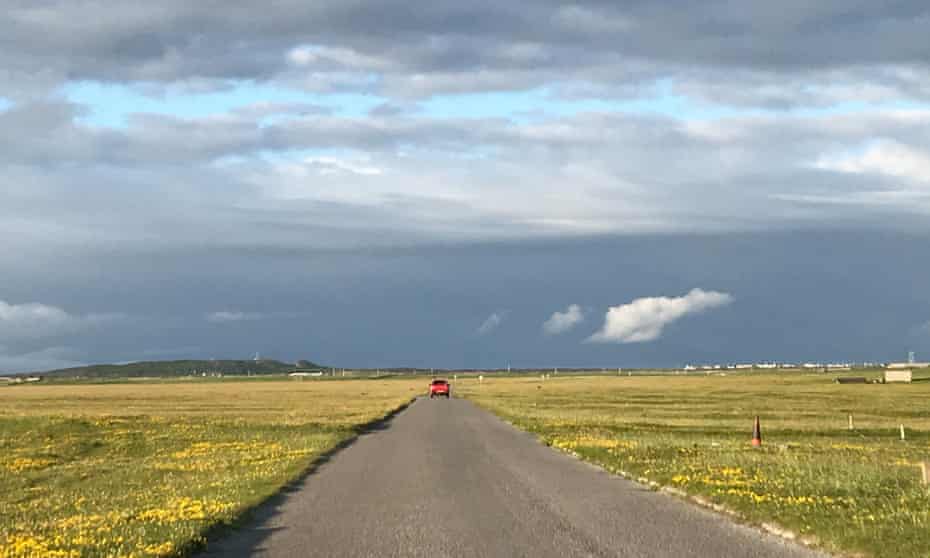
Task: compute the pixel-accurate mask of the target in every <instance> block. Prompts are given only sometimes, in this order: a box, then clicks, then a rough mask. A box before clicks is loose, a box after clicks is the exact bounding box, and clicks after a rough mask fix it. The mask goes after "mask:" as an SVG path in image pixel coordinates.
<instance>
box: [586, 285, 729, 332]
mask: <svg viewBox="0 0 930 558" xmlns="http://www.w3.org/2000/svg"><path fill="white" fill-rule="evenodd" d="M732 300H733V297H732V296H730V295H729V294H727V293H720V292H716V291H704V290H701V289H692V290H691V291H690V292H689V293H688V294H686V295H684V296H678V297H667V296H650V297H644V298H637V299H636V300H634V301H632V302H630V303H627V304H622V305H620V306H613V307H611V308H610V309H609V310H608V311H607V315H606V317H605V319H604V326H603V328H602V329H601V330H600V331H599V332H597V333H595V334H594V335H592V336H591V337H589V338H588V342H591V343H642V342H645V341H654V340H656V339H658V338H659V337H661V336H662V331H663V329H664V328H665V326H667V325H669V324H671V323H673V322H675V321H677V320H679V319H681V318H683V317H684V316H687V315H688V314H697V313H700V312H704V311H705V310H709V309H711V308H718V307H720V306H725V305H727V304H729V303H730V302H732Z"/></svg>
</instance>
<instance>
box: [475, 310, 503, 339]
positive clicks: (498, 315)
mask: <svg viewBox="0 0 930 558" xmlns="http://www.w3.org/2000/svg"><path fill="white" fill-rule="evenodd" d="M506 316H507V312H494V313H493V314H491V315H490V316H488V319H486V320H485V321H484V322H483V323H482V324H481V325H480V326H478V330H477V333H478V335H487V334H488V333H491V332H492V331H494V330H495V329H497V328H498V326H500V325H501V322H503V321H504V318H505V317H506Z"/></svg>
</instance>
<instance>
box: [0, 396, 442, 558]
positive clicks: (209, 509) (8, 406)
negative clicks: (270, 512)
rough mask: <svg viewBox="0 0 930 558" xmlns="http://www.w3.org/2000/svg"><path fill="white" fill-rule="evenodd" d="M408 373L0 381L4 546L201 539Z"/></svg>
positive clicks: (87, 549) (297, 468)
mask: <svg viewBox="0 0 930 558" xmlns="http://www.w3.org/2000/svg"><path fill="white" fill-rule="evenodd" d="M423 389H424V381H423V380H422V379H417V380H351V381H319V380H306V381H297V380H281V381H262V382H248V381H241V382H191V381H188V382H185V383H160V382H159V383H145V382H134V383H128V384H101V385H81V384H71V385H23V386H0V558H12V557H17V558H19V557H34V556H42V557H58V556H67V557H71V556H74V557H78V556H82V557H83V556H124V557H129V556H138V557H141V556H169V555H176V554H184V553H186V552H188V551H190V550H193V549H195V548H197V547H198V546H200V545H202V544H203V543H204V535H205V533H206V532H207V531H208V530H209V529H210V528H211V527H215V526H217V525H222V524H226V523H230V522H233V521H235V520H236V518H237V517H239V516H241V515H242V513H243V511H244V510H247V509H249V508H250V507H252V506H254V505H255V504H257V503H259V502H261V501H262V500H264V499H265V498H267V497H268V496H270V495H272V494H273V493H274V492H276V491H277V490H278V489H279V488H280V487H281V486H282V485H284V484H286V483H287V482H288V481H290V480H292V479H294V478H296V477H298V476H299V475H300V473H301V472H302V471H304V470H305V469H306V468H307V467H308V465H309V464H310V463H311V462H312V461H313V459H314V458H315V457H317V456H319V455H320V454H321V453H323V452H325V451H327V450H329V449H331V448H333V447H334V446H336V445H337V444H339V443H340V442H341V441H343V440H345V439H347V438H349V437H350V436H352V435H353V434H355V433H356V432H357V430H358V428H359V427H360V426H361V425H363V424H365V423H368V422H370V421H373V420H376V419H377V418H379V417H382V416H384V415H386V414H387V413H389V412H390V411H392V410H394V409H396V408H398V407H399V406H401V405H402V404H404V403H405V402H407V401H409V400H410V399H411V398H412V397H413V396H414V395H417V394H419V393H421V392H422V391H423Z"/></svg>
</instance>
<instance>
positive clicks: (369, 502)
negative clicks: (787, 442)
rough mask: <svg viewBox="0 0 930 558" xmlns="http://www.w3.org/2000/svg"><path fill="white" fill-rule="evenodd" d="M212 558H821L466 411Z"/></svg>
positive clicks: (268, 518)
mask: <svg viewBox="0 0 930 558" xmlns="http://www.w3.org/2000/svg"><path fill="white" fill-rule="evenodd" d="M205 554H206V555H207V556H269V557H305V556H321V557H341V556H346V557H363V556H365V557H367V556H372V557H376V556H377V557H382V556H397V557H408V556H422V557H429V558H440V557H510V556H527V557H534V558H545V557H553V558H556V557H559V558H561V557H572V556H624V557H653V556H654V557H676V558H677V557H684V556H702V557H703V556H706V557H713V558H724V557H734V558H750V557H760V558H761V557H772V558H775V557H778V558H787V557H813V556H821V555H819V554H816V553H814V552H812V551H810V550H806V549H804V548H801V547H799V546H795V545H791V544H788V543H785V542H783V541H782V540H781V539H778V538H776V537H773V536H770V535H764V534H762V533H760V532H758V531H756V530H754V529H751V528H748V527H742V526H739V525H736V524H734V523H732V522H730V521H728V520H727V519H725V518H724V517H721V516H719V515H717V514H714V513H712V512H710V511H707V510H704V509H702V508H699V507H696V506H693V505H690V504H687V503H685V502H683V501H680V500H678V499H676V498H674V497H671V496H668V495H665V494H660V493H657V492H653V491H650V490H648V489H645V488H643V487H641V486H640V485H638V484H636V483H633V482H630V481H627V480H624V479H622V478H619V477H616V476H613V475H610V474H608V473H606V472H604V471H602V470H600V469H597V468H595V467H592V466H590V465H587V464H585V463H582V462H581V461H578V460H577V459H574V458H573V457H570V456H567V455H564V454H561V453H559V452H557V451H555V450H552V449H550V448H547V447H545V446H543V445H542V444H540V443H538V442H537V441H536V440H535V439H534V438H533V437H532V436H530V435H528V434H526V433H523V432H520V431H518V430H516V429H514V428H513V427H511V426H510V425H508V424H506V423H504V422H502V421H501V420H499V419H498V418H496V417H494V416H493V415H491V414H490V413H487V412H485V411H483V410H480V409H479V408H477V407H475V406H474V405H473V404H471V403H469V402H467V401H465V400H460V399H452V400H449V401H447V400H444V399H442V400H440V399H436V400H430V399H419V400H417V401H416V402H414V403H413V404H412V405H411V406H410V407H409V408H407V409H406V410H405V411H403V412H401V413H400V414H398V415H397V416H395V417H394V418H393V419H392V420H390V421H386V422H385V423H383V424H381V425H380V426H379V427H376V428H373V429H372V430H371V431H370V432H368V433H366V434H363V435H362V436H360V437H359V438H358V439H357V440H356V441H355V442H353V443H352V444H351V445H348V446H347V447H345V448H343V449H342V450H340V451H338V452H336V453H335V454H333V455H332V456H331V457H330V458H329V459H328V460H326V461H325V462H324V463H323V464H322V465H321V466H320V467H319V468H318V469H317V470H315V471H314V472H313V473H311V474H310V475H308V476H307V477H306V478H305V479H304V480H303V481H301V482H300V483H299V484H298V485H297V486H295V487H293V488H291V489H289V490H287V491H285V492H284V493H282V494H281V495H280V496H278V497H276V498H275V499H273V501H272V502H270V503H269V504H268V505H266V506H265V507H264V508H263V509H262V510H260V511H259V512H258V513H257V514H256V517H255V518H254V522H253V523H252V524H250V525H247V526H246V527H243V528H240V529H238V530H236V531H233V532H231V533H229V534H228V535H227V536H225V537H223V538H221V539H220V540H219V541H216V542H211V544H210V546H209V548H208V549H207V551H206V553H205Z"/></svg>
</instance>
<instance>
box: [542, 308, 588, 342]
mask: <svg viewBox="0 0 930 558" xmlns="http://www.w3.org/2000/svg"><path fill="white" fill-rule="evenodd" d="M583 321H584V311H583V310H582V309H581V306H578V305H577V304H572V305H571V306H569V307H568V308H567V309H566V310H565V311H564V312H553V314H552V316H551V317H550V318H549V319H548V320H546V321H545V322H544V323H543V326H542V327H543V332H545V333H546V335H558V334H560V333H565V332H566V331H568V330H570V329H572V328H573V327H575V326H576V325H578V324H580V323H581V322H583Z"/></svg>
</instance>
